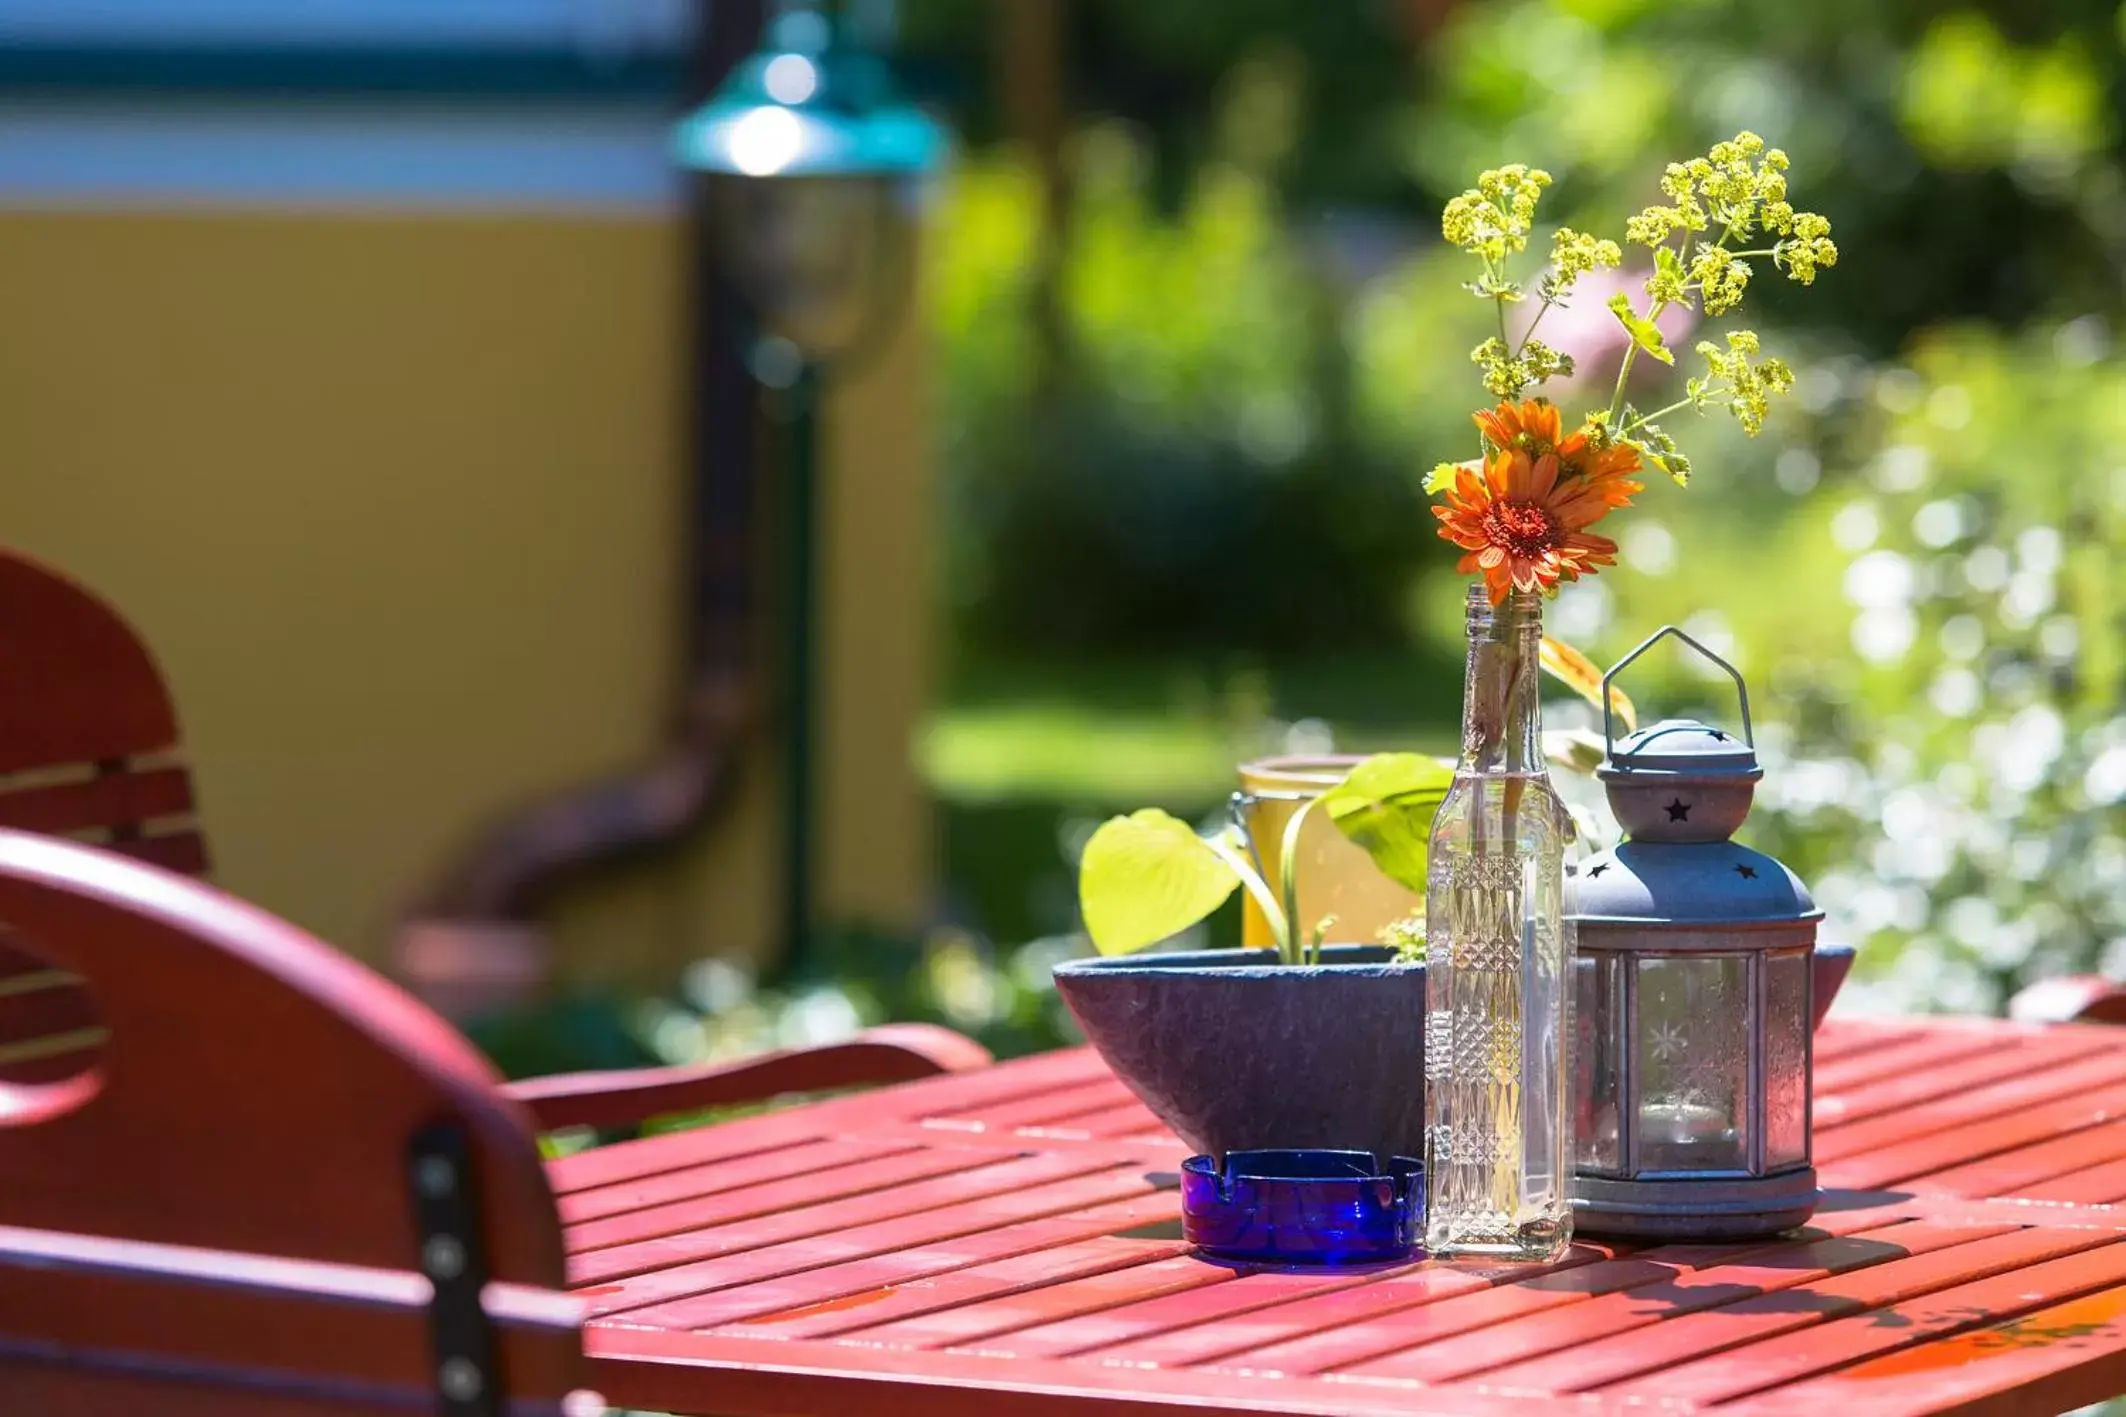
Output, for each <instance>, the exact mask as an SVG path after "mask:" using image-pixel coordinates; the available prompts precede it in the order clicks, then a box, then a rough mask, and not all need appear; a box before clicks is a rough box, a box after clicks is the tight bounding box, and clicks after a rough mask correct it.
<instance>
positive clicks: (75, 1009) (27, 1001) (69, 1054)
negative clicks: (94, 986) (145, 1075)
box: [0, 945, 109, 1086]
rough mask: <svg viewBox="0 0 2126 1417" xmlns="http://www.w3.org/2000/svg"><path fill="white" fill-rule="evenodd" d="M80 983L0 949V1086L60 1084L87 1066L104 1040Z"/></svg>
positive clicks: (20, 954)
mask: <svg viewBox="0 0 2126 1417" xmlns="http://www.w3.org/2000/svg"><path fill="white" fill-rule="evenodd" d="M102 1022H103V1021H102V1018H101V1016H100V1015H99V1014H98V1013H97V1010H96V1001H95V999H94V997H93V996H92V995H91V994H90V993H89V991H88V990H87V989H85V988H83V987H82V984H81V981H80V980H79V979H76V978H75V977H74V976H73V975H71V974H68V973H67V972H66V971H64V970H60V969H54V968H52V967H51V966H50V965H49V964H48V963H46V962H45V961H44V960H42V959H39V958H37V957H36V956H35V955H31V954H29V953H27V952H25V951H23V950H22V949H20V948H19V947H12V948H11V947H8V946H5V945H0V1083H14V1084H16V1085H18V1086H22V1085H34V1084H37V1083H52V1082H60V1081H63V1080H64V1079H66V1078H70V1077H73V1076H75V1075H76V1074H79V1073H83V1072H86V1071H87V1070H88V1069H89V1068H91V1067H93V1066H94V1065H95V1063H96V1061H97V1059H98V1058H99V1057H100V1056H101V1055H102V1051H103V1044H104V1041H105V1039H106V1038H107V1037H108V1036H109V1035H108V1034H107V1033H106V1031H105V1030H104V1028H103V1026H102Z"/></svg>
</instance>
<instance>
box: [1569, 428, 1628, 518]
mask: <svg viewBox="0 0 2126 1417" xmlns="http://www.w3.org/2000/svg"><path fill="white" fill-rule="evenodd" d="M1572 440H1577V442H1578V446H1577V447H1575V448H1573V449H1572V451H1571V452H1567V451H1566V450H1565V447H1564V446H1563V445H1562V444H1561V445H1560V446H1559V448H1558V463H1559V469H1560V475H1561V476H1563V477H1569V478H1579V479H1581V480H1583V481H1585V482H1586V483H1587V486H1588V490H1589V491H1591V492H1593V493H1595V495H1597V496H1599V497H1600V498H1601V499H1602V500H1603V501H1605V502H1607V503H1608V504H1609V505H1610V506H1612V507H1628V506H1630V505H1631V499H1632V498H1633V497H1634V496H1636V495H1637V494H1639V493H1641V492H1644V491H1645V490H1646V484H1645V483H1643V482H1634V481H1632V479H1631V474H1633V473H1635V472H1637V471H1638V470H1639V450H1638V449H1637V448H1635V447H1633V446H1632V445H1631V444H1629V443H1611V444H1610V445H1609V446H1607V447H1604V448H1598V447H1596V446H1595V445H1594V443H1593V442H1592V441H1591V440H1590V439H1589V438H1588V437H1587V431H1586V430H1585V429H1584V428H1583V429H1581V430H1580V431H1579V432H1577V433H1575V434H1573V435H1572V439H1571V440H1568V441H1572Z"/></svg>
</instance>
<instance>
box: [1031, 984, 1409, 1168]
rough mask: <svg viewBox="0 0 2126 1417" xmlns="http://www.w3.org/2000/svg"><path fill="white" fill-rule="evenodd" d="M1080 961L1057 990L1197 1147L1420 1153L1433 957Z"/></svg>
mask: <svg viewBox="0 0 2126 1417" xmlns="http://www.w3.org/2000/svg"><path fill="white" fill-rule="evenodd" d="M1322 956H1323V958H1324V960H1325V961H1326V962H1325V963H1323V964H1319V965H1281V964H1278V963H1276V959H1277V954H1276V952H1275V951H1274V950H1197V951H1192V952H1187V953H1177V954H1152V955H1128V956H1122V957H1119V958H1108V959H1074V960H1067V961H1065V962H1064V963H1062V964H1059V965H1057V966H1056V971H1055V973H1056V989H1057V991H1058V992H1059V993H1061V994H1062V996H1063V1002H1064V1003H1065V1004H1068V1005H1069V1006H1070V1011H1071V1012H1072V1013H1073V1014H1075V1015H1076V1016H1077V1019H1078V1023H1079V1025H1080V1026H1081V1027H1083V1028H1084V1030H1085V1036H1086V1038H1087V1039H1088V1040H1090V1041H1091V1043H1092V1045H1093V1047H1095V1048H1097V1049H1098V1050H1099V1052H1100V1056H1101V1057H1103V1058H1105V1059H1106V1060H1107V1064H1108V1066H1109V1067H1111V1068H1113V1069H1114V1070H1115V1075H1116V1076H1117V1077H1119V1078H1121V1079H1122V1081H1123V1082H1124V1083H1126V1084H1128V1086H1129V1089H1130V1091H1132V1092H1134V1093H1136V1094H1137V1096H1138V1097H1139V1098H1141V1099H1142V1100H1143V1102H1144V1105H1145V1106H1146V1107H1149V1108H1150V1109H1151V1110H1152V1114H1153V1115H1154V1116H1156V1117H1158V1118H1159V1120H1160V1121H1162V1122H1164V1123H1166V1124H1167V1125H1168V1126H1169V1127H1171V1128H1173V1130H1174V1134H1175V1135H1176V1136H1178V1137H1180V1138H1181V1139H1182V1140H1183V1141H1185V1142H1187V1143H1188V1144H1189V1145H1190V1146H1191V1147H1193V1148H1195V1149H1196V1150H1197V1151H1199V1152H1205V1153H1208V1154H1210V1155H1213V1156H1223V1155H1224V1154H1225V1153H1227V1152H1228V1151H1254V1150H1268V1149H1273V1148H1292V1149H1296V1148H1304V1147H1323V1148H1333V1149H1337V1150H1344V1151H1370V1152H1372V1153H1373V1154H1374V1155H1376V1156H1423V1155H1424V1154H1425V1153H1424V1144H1425V1130H1424V1127H1425V967H1424V966H1423V965H1421V964H1397V963H1395V962H1394V959H1395V956H1394V951H1392V950H1389V949H1386V948H1384V947H1382V946H1379V945H1330V946H1328V947H1327V948H1326V949H1324V950H1323V951H1322Z"/></svg>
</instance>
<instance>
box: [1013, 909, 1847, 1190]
mask: <svg viewBox="0 0 2126 1417" xmlns="http://www.w3.org/2000/svg"><path fill="white" fill-rule="evenodd" d="M1322 955H1323V957H1324V959H1325V960H1326V961H1327V963H1324V964H1320V965H1300V966H1290V965H1282V964H1278V963H1277V962H1276V961H1277V954H1276V951H1274V950H1195V951H1188V952H1183V953H1176V954H1150V955H1126V956H1121V957H1118V958H1106V959H1073V960H1066V961H1064V962H1063V963H1062V964H1059V965H1057V966H1056V969H1055V975H1056V990H1057V992H1058V993H1060V994H1061V995H1062V996H1063V1002H1064V1003H1065V1004H1067V1005H1069V1006H1070V1011H1071V1013H1072V1014H1074V1015H1076V1016H1077V1020H1078V1024H1079V1026H1080V1027H1081V1028H1083V1029H1084V1030H1085V1037H1086V1039H1087V1040H1088V1041H1090V1042H1091V1044H1092V1045H1093V1047H1094V1048H1096V1049H1098V1050H1099V1053H1100V1056H1101V1057H1102V1058H1105V1059H1106V1060H1107V1065H1108V1066H1109V1067H1110V1068H1112V1069H1114V1072H1115V1076H1117V1077H1119V1078H1121V1079H1122V1081H1123V1082H1124V1083H1125V1084H1127V1085H1128V1087H1129V1090H1130V1091H1132V1092H1134V1093H1136V1094H1137V1096H1138V1098H1140V1099H1141V1100H1142V1101H1143V1103H1144V1105H1145V1106H1146V1107H1148V1108H1150V1109H1151V1111H1152V1115H1153V1116H1155V1117H1157V1118H1158V1119H1159V1120H1160V1121H1162V1122H1164V1123H1166V1124H1167V1126H1169V1127H1171V1128H1173V1131H1174V1134H1175V1135H1176V1136H1178V1137H1180V1138H1181V1139H1182V1140H1183V1141H1185V1142H1187V1143H1188V1144H1189V1145H1190V1146H1191V1147H1193V1148H1195V1149H1196V1150H1197V1151H1199V1152H1205V1153H1208V1154H1210V1155H1213V1156H1223V1155H1225V1153H1227V1152H1229V1151H1258V1150H1273V1149H1297V1148H1306V1147H1318V1148H1328V1149H1334V1150H1343V1151H1370V1152H1372V1153H1373V1154H1374V1155H1376V1156H1412V1157H1421V1156H1423V1155H1424V1154H1425V1152H1424V1144H1425V1135H1424V1127H1425V967H1424V966H1423V965H1421V964H1397V963H1395V962H1394V952H1393V951H1391V950H1388V949H1386V948H1384V947H1382V946H1379V945H1330V946H1328V947H1327V948H1326V949H1324V950H1323V951H1322ZM1852 964H1853V949H1852V947H1851V946H1850V945H1818V946H1817V947H1816V970H1815V974H1816V978H1815V995H1816V1022H1817V1023H1818V1024H1819V1025H1820V1024H1821V1023H1822V1022H1823V1016H1824V1014H1825V1013H1826V1012H1828V1011H1829V1009H1830V1007H1831V1000H1832V999H1833V998H1834V997H1835V996H1836V995H1837V993H1838V987H1839V985H1841V984H1843V983H1844V982H1845V977H1846V972H1847V971H1848V970H1849V969H1851V968H1852Z"/></svg>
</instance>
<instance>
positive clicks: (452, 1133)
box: [407, 1122, 502, 1417]
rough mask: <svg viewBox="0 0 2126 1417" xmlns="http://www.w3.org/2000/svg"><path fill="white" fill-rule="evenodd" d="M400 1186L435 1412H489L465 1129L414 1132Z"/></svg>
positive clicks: (485, 1326) (483, 1266)
mask: <svg viewBox="0 0 2126 1417" xmlns="http://www.w3.org/2000/svg"><path fill="white" fill-rule="evenodd" d="M407 1182H408V1186H407V1189H408V1190H409V1191H410V1192H411V1193H412V1196H413V1215H414V1228H415V1230H416V1231H417V1232H418V1234H419V1237H420V1242H421V1253H420V1270H421V1273H422V1274H424V1275H426V1276H427V1277H428V1282H429V1283H430V1284H431V1285H433V1286H434V1288H435V1294H434V1296H433V1297H432V1298H431V1299H430V1300H429V1303H428V1332H429V1339H430V1347H431V1349H432V1354H433V1359H434V1372H435V1387H436V1411H437V1412H438V1413H439V1414H441V1417H497V1414H499V1413H500V1412H501V1410H502V1400H501V1394H500V1393H498V1392H497V1391H496V1390H495V1389H496V1374H495V1335H494V1330H493V1328H492V1327H491V1326H490V1325H489V1323H488V1319H487V1310H486V1308H485V1307H484V1306H482V1304H481V1303H480V1291H481V1290H482V1289H483V1288H484V1287H486V1284H487V1254H486V1251H485V1250H484V1249H483V1247H482V1246H481V1244H480V1228H479V1217H478V1215H477V1214H476V1213H475V1212H474V1208H473V1197H472V1148H471V1145H470V1143H469V1142H468V1140H467V1138H466V1134H465V1127H464V1125H463V1124H462V1123H458V1122H442V1123H438V1124H437V1125H435V1126H432V1127H426V1128H423V1129H422V1130H421V1131H419V1132H416V1133H415V1134H414V1137H413V1144H412V1145H411V1146H410V1147H409V1148H408V1150H407Z"/></svg>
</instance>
